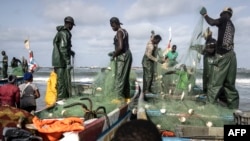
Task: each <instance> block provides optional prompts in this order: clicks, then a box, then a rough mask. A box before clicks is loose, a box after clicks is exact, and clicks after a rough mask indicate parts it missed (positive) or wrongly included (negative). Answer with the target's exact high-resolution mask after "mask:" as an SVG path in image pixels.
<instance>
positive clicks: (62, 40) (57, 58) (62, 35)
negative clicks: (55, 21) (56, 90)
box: [52, 26, 72, 68]
mask: <svg viewBox="0 0 250 141" xmlns="http://www.w3.org/2000/svg"><path fill="white" fill-rule="evenodd" d="M56 29H57V31H58V32H57V34H56V36H55V38H54V40H53V46H54V49H53V52H52V66H54V67H65V68H66V67H67V65H70V55H71V47H72V44H71V37H72V35H71V33H70V31H69V30H68V29H67V28H65V27H64V26H57V27H56Z"/></svg>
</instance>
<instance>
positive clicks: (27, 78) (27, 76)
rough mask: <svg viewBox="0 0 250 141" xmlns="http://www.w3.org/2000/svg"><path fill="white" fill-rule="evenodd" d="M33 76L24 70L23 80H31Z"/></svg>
mask: <svg viewBox="0 0 250 141" xmlns="http://www.w3.org/2000/svg"><path fill="white" fill-rule="evenodd" d="M32 78H33V75H32V73H30V72H26V73H25V74H24V76H23V80H31V79H32Z"/></svg>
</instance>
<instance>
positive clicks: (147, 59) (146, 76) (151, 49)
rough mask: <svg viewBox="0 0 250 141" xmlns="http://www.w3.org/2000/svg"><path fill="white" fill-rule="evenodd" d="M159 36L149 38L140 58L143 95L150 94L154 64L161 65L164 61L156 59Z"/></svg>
mask: <svg viewBox="0 0 250 141" xmlns="http://www.w3.org/2000/svg"><path fill="white" fill-rule="evenodd" d="M161 39H162V38H161V36H160V35H154V36H153V37H152V36H151V38H150V40H149V41H148V43H147V45H146V50H145V53H144V56H143V58H142V67H143V94H144V95H145V94H148V93H152V90H151V86H152V82H153V78H154V73H155V63H160V64H162V63H163V62H164V61H163V60H161V59H158V58H157V57H156V51H157V49H158V44H159V43H160V41H161Z"/></svg>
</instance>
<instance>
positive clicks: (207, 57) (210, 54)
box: [190, 27, 217, 94]
mask: <svg viewBox="0 0 250 141" xmlns="http://www.w3.org/2000/svg"><path fill="white" fill-rule="evenodd" d="M203 37H204V39H205V40H206V42H205V46H204V45H195V46H191V48H190V49H193V50H196V51H197V52H198V53H200V54H202V55H203V74H202V80H203V92H204V93H205V94H207V87H208V85H209V81H211V79H210V78H211V77H212V76H213V75H212V72H213V65H212V62H213V60H214V55H215V48H216V44H217V42H216V40H215V39H214V38H213V37H212V31H210V28H209V27H208V28H207V29H206V31H205V32H204V33H203Z"/></svg>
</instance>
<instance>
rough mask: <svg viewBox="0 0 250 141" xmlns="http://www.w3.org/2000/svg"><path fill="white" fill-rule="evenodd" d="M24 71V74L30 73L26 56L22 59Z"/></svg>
mask: <svg viewBox="0 0 250 141" xmlns="http://www.w3.org/2000/svg"><path fill="white" fill-rule="evenodd" d="M22 70H23V73H25V72H28V70H29V66H28V61H27V59H25V58H24V56H23V57H22Z"/></svg>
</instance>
